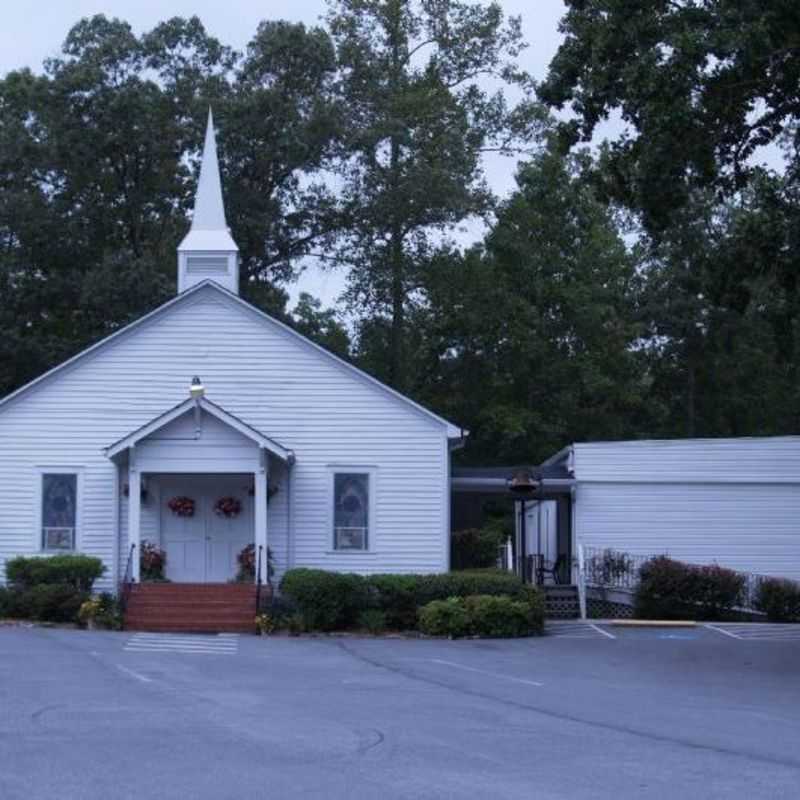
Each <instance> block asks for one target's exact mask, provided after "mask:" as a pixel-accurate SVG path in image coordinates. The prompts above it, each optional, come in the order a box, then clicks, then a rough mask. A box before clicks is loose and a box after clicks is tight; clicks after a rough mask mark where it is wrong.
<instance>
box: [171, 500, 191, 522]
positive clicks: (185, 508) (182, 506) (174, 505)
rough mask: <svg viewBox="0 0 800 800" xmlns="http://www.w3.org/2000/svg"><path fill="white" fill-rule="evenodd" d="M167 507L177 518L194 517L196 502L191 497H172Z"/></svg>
mask: <svg viewBox="0 0 800 800" xmlns="http://www.w3.org/2000/svg"><path fill="white" fill-rule="evenodd" d="M167 505H168V506H169V510H170V511H171V512H172V513H173V514H175V516H177V517H193V516H194V500H193V499H192V498H191V497H172V498H170V500H169V502H168V503H167Z"/></svg>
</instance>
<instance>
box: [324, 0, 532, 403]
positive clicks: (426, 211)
mask: <svg viewBox="0 0 800 800" xmlns="http://www.w3.org/2000/svg"><path fill="white" fill-rule="evenodd" d="M328 24H329V27H330V31H331V35H332V37H333V40H334V42H335V44H336V47H337V56H338V65H339V70H340V84H339V86H340V92H341V113H342V115H343V118H342V130H343V131H345V139H344V142H343V152H342V161H341V165H340V168H339V175H340V180H341V183H342V199H343V211H344V216H345V223H346V225H347V233H346V235H345V236H343V237H342V238H341V239H340V243H339V246H338V248H337V250H336V252H335V254H334V255H333V256H332V258H333V263H336V264H345V265H346V266H347V267H348V270H349V272H348V289H347V295H346V296H347V300H348V301H349V304H350V307H351V309H353V310H355V311H356V312H357V315H358V316H359V317H360V318H361V320H360V321H361V323H362V328H365V329H368V330H371V331H375V330H378V329H380V330H385V331H386V332H387V334H388V342H387V344H388V348H387V350H386V359H385V363H381V364H376V365H375V366H376V367H378V368H379V374H380V375H381V377H383V378H384V379H386V380H388V381H389V382H390V383H392V384H393V385H394V386H396V387H398V388H400V389H405V390H407V389H408V388H409V386H410V383H411V376H410V375H409V374H408V370H407V361H408V358H409V348H408V342H407V336H408V331H407V329H408V323H407V318H408V315H409V313H411V312H413V308H414V306H415V303H416V302H417V300H418V296H419V294H418V293H419V290H420V288H421V286H422V284H423V282H424V275H425V272H426V270H427V269H428V265H429V264H430V263H431V261H432V260H434V259H435V257H436V254H437V253H438V252H439V251H440V250H441V249H442V248H445V249H446V248H447V236H448V234H449V233H450V232H451V231H452V230H453V228H454V227H455V226H456V225H458V224H459V223H460V222H461V221H462V220H465V219H467V218H468V217H471V216H479V215H482V214H485V213H486V212H487V211H488V210H489V208H490V206H491V197H490V193H489V192H488V190H487V188H486V185H485V182H484V179H483V173H482V166H481V152H482V150H484V149H485V148H508V147H509V146H510V142H511V141H512V139H513V137H514V135H515V134H520V133H522V134H524V135H526V136H528V137H531V136H532V132H533V130H534V129H535V128H536V127H537V125H538V124H539V123H540V122H541V120H542V116H541V114H540V113H539V111H538V109H537V108H536V107H535V106H534V105H533V104H531V103H530V101H529V100H527V99H525V100H523V101H522V103H521V104H520V105H519V106H517V107H515V108H509V107H508V105H507V104H506V101H505V99H504V96H503V94H502V91H500V90H499V89H498V90H496V91H489V90H487V89H486V88H484V87H485V86H486V85H487V81H491V80H494V81H495V84H497V83H505V84H510V83H513V84H516V85H517V86H519V87H521V88H523V89H527V88H529V79H528V78H527V76H526V75H524V74H523V73H521V72H520V71H519V70H518V69H517V68H516V67H515V66H514V59H515V57H516V56H517V55H518V53H519V51H520V49H521V47H522V46H523V45H522V41H521V36H520V27H519V20H516V19H511V20H508V21H507V22H506V21H505V20H504V18H503V14H502V11H501V8H500V5H499V3H491V4H488V5H481V4H475V3H468V2H460V0H336V2H334V3H333V4H332V6H331V11H330V14H329V16H328ZM328 257H329V258H330V257H331V256H330V255H329V256H328Z"/></svg>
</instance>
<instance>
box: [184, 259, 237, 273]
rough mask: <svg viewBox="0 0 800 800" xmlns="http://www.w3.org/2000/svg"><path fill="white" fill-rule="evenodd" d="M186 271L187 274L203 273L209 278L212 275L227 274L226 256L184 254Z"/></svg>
mask: <svg viewBox="0 0 800 800" xmlns="http://www.w3.org/2000/svg"><path fill="white" fill-rule="evenodd" d="M186 272H187V273H188V274H189V275H198V276H199V275H203V276H205V277H208V278H211V277H213V276H214V275H227V274H228V257H227V256H225V255H213V256H190V255H187V256H186Z"/></svg>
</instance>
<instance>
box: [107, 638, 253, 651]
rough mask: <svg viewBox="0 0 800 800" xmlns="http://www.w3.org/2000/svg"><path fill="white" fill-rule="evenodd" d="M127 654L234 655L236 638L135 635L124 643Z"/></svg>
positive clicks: (236, 646) (237, 645)
mask: <svg viewBox="0 0 800 800" xmlns="http://www.w3.org/2000/svg"><path fill="white" fill-rule="evenodd" d="M123 650H125V652H127V653H191V654H196V653H200V654H211V655H235V654H236V653H237V652H238V651H239V640H238V636H237V635H236V634H234V636H226V637H223V636H204V635H184V634H172V633H136V634H134V635H133V636H132V637H131V638H130V639H128V641H127V642H126V643H125V646H124V648H123Z"/></svg>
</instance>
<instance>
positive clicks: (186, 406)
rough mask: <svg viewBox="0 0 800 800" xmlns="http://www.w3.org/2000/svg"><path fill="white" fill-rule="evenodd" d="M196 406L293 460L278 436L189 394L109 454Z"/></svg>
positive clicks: (136, 431) (117, 451) (256, 441)
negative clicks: (272, 435)
mask: <svg viewBox="0 0 800 800" xmlns="http://www.w3.org/2000/svg"><path fill="white" fill-rule="evenodd" d="M193 408H200V409H201V410H203V411H205V412H206V413H207V414H210V415H211V416H212V417H216V418H217V419H218V420H220V421H221V422H224V423H225V424H226V425H228V426H230V427H231V428H233V429H234V430H236V431H238V432H239V433H241V434H242V435H243V436H246V437H247V438H248V439H250V440H251V441H253V442H255V443H256V444H258V445H259V447H263V448H264V449H265V450H269V452H270V453H272V454H273V455H275V456H277V457H278V458H280V459H283V461H291V460H292V458H293V453H292V451H291V450H287V449H286V448H285V447H283V445H280V444H278V443H277V442H276V441H275V440H274V439H270V438H269V437H268V436H265V435H264V434H263V433H261V431H259V430H258V429H256V428H254V427H253V426H252V425H248V424H247V423H246V422H244V421H243V420H241V419H239V417H236V416H234V415H233V414H231V413H230V412H228V411H226V410H225V409H224V408H222V406H218V405H217V404H216V403H212V402H211V401H210V400H209V399H208V398H207V397H198V398H197V399H195V398H193V397H187V398H186V400H184V401H183V402H182V403H178V405H177V406H173V407H172V408H171V409H170V410H169V411H165V412H164V413H163V414H160V415H159V416H157V417H154V418H153V419H151V420H150V422H147V423H145V424H144V425H142V426H141V427H140V428H137V429H136V430H135V431H132V432H131V433H129V434H128V435H127V436H124V437H123V438H122V439H119V440H118V441H116V442H114V444H112V445H111V446H110V447H107V448H106V455H107V456H108V457H109V458H114V456H117V455H119V454H120V453H122V452H123V451H124V450H127V449H128V448H129V447H133V445H135V444H136V443H137V442H140V441H141V440H142V439H146V438H147V437H148V436H150V435H151V434H153V433H155V432H156V431H158V430H160V429H161V428H163V427H164V426H165V425H168V424H169V423H170V422H172V421H173V420H175V419H178V417H181V416H183V415H184V414H186V413H187V412H189V411H191V410H192V409H193Z"/></svg>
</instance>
